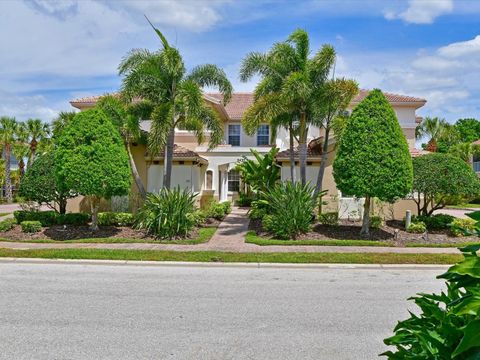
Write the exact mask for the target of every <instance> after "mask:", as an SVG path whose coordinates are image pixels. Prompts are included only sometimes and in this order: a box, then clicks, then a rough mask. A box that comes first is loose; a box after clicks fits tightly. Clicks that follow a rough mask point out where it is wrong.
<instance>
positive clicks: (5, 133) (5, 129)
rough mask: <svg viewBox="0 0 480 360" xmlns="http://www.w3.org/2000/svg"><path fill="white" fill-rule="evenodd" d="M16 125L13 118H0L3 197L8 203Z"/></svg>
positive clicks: (10, 191) (10, 190) (11, 195)
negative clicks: (3, 180)
mask: <svg viewBox="0 0 480 360" xmlns="http://www.w3.org/2000/svg"><path fill="white" fill-rule="evenodd" d="M17 128H18V123H17V121H16V120H15V118H11V117H7V116H2V117H1V118H0V142H1V146H2V148H3V152H4V158H5V197H6V199H7V201H8V202H11V201H12V200H13V194H12V179H11V174H10V171H11V155H12V146H13V144H14V143H15V141H16V132H17Z"/></svg>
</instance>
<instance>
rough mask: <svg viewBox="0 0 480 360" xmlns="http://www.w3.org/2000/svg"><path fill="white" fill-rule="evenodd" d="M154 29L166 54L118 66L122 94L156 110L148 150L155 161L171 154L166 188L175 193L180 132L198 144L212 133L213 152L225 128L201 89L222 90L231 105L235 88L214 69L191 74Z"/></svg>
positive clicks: (133, 55) (141, 54)
mask: <svg viewBox="0 0 480 360" xmlns="http://www.w3.org/2000/svg"><path fill="white" fill-rule="evenodd" d="M152 27H153V25H152ZM153 29H154V30H155V32H156V33H157V35H158V37H159V38H160V41H161V44H162V48H161V49H160V50H159V51H156V52H151V51H149V50H146V49H135V50H132V51H131V52H130V53H129V54H128V55H127V56H126V57H125V58H124V59H123V60H122V62H121V64H120V66H119V73H120V75H121V76H123V81H122V88H121V94H122V97H123V98H124V99H125V100H126V101H127V102H128V103H131V102H133V101H134V100H136V99H138V98H141V99H143V100H144V101H147V102H149V103H150V104H151V112H150V116H149V118H150V119H151V120H152V128H151V132H150V135H149V138H148V147H149V151H150V153H151V154H152V155H154V156H156V155H159V154H160V153H161V152H162V151H163V149H164V148H165V149H166V151H165V172H164V174H165V175H164V182H163V185H164V186H165V187H166V188H170V184H171V175H172V159H173V148H174V137H175V128H182V129H185V130H190V131H193V132H194V133H195V135H196V137H197V140H198V142H199V143H202V142H203V140H204V139H205V131H206V130H208V131H209V132H210V133H209V147H210V148H213V147H215V146H217V145H218V144H220V143H221V141H222V139H223V124H222V121H221V120H220V118H219V117H218V115H217V113H216V112H215V111H214V110H213V109H212V108H211V107H210V106H208V105H206V104H205V100H204V96H203V93H202V88H203V87H207V86H208V87H217V88H218V89H219V91H220V92H221V93H222V94H223V101H224V103H227V102H228V101H229V100H230V97H231V93H232V85H231V84H230V82H229V81H228V79H227V77H226V75H225V72H224V71H223V70H221V69H220V68H218V67H217V66H215V65H211V64H207V65H200V66H197V67H195V68H194V69H193V70H192V71H191V72H190V73H189V74H187V71H186V68H185V64H184V62H183V59H182V56H181V54H180V52H179V50H178V49H176V48H175V47H173V46H171V45H170V44H169V42H168V41H167V39H166V38H165V36H164V35H163V34H162V33H161V32H160V31H159V30H158V29H156V28H155V27H153Z"/></svg>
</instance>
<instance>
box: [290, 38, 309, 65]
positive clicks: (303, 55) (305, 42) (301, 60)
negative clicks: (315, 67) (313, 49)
mask: <svg viewBox="0 0 480 360" xmlns="http://www.w3.org/2000/svg"><path fill="white" fill-rule="evenodd" d="M287 42H289V43H293V44H294V45H295V50H296V53H297V61H298V65H299V66H300V67H301V69H305V67H306V66H307V61H308V56H309V54H310V40H309V38H308V33H307V32H306V31H305V30H303V29H297V30H295V31H294V32H293V33H291V34H290V36H289V37H288V40H287Z"/></svg>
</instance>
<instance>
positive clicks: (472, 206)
mask: <svg viewBox="0 0 480 360" xmlns="http://www.w3.org/2000/svg"><path fill="white" fill-rule="evenodd" d="M446 208H451V209H480V204H460V205H447V206H446Z"/></svg>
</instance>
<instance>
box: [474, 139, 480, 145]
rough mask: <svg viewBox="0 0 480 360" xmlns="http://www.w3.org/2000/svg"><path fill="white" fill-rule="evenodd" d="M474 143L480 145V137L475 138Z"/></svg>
mask: <svg viewBox="0 0 480 360" xmlns="http://www.w3.org/2000/svg"><path fill="white" fill-rule="evenodd" d="M472 144H473V145H480V139H479V140H475V141H474V142H472Z"/></svg>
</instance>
